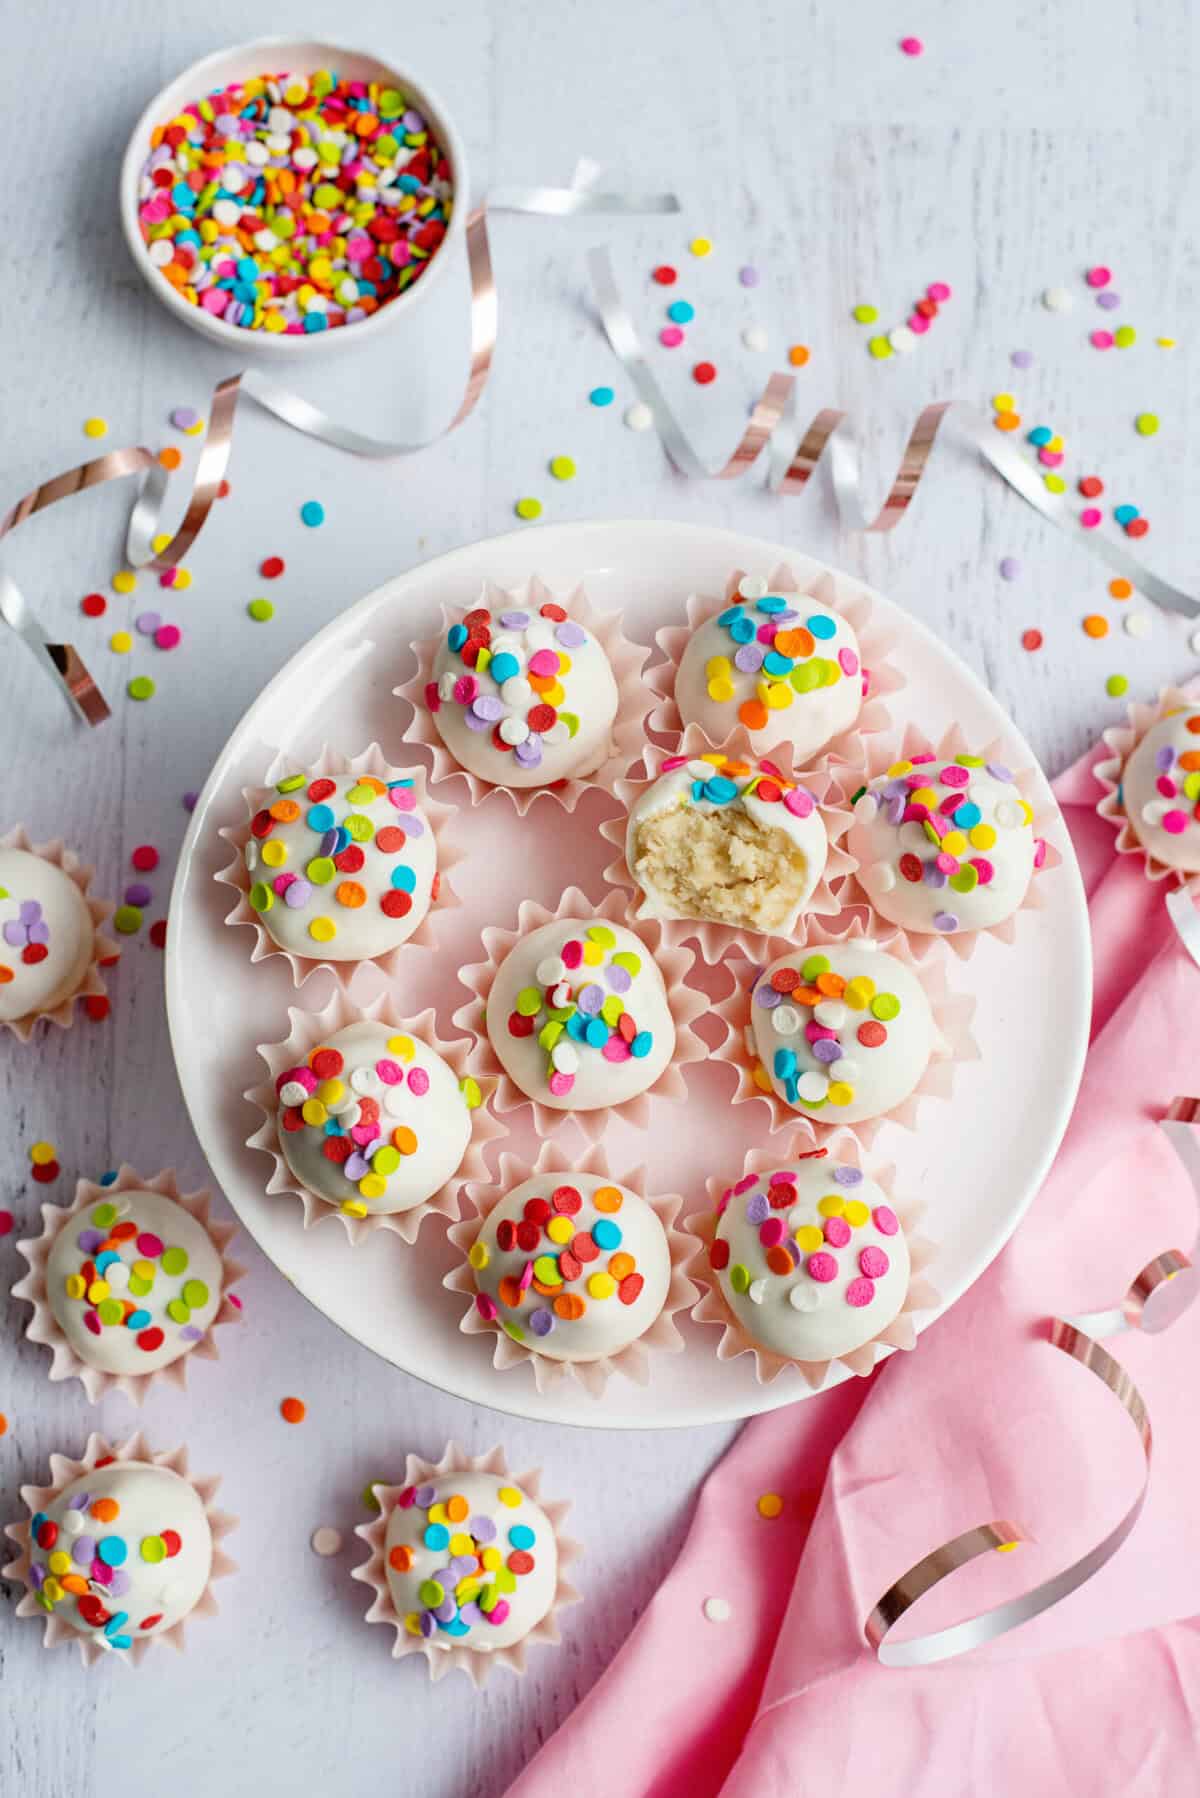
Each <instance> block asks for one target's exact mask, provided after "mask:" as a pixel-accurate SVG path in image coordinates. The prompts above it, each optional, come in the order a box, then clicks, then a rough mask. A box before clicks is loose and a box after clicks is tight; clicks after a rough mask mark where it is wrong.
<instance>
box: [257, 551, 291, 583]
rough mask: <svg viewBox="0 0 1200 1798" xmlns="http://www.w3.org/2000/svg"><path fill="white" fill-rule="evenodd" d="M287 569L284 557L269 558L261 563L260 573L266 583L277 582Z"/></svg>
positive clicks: (259, 566)
mask: <svg viewBox="0 0 1200 1798" xmlns="http://www.w3.org/2000/svg"><path fill="white" fill-rule="evenodd" d="M286 567H287V563H286V562H285V561H284V559H283V557H282V556H267V557H265V558H264V560H263V561H262V562H260V563H259V565H258V572H259V573H260V574H261V575H262V577H263V580H264V581H277V580H278V579H279V577H280V575H281V574H282V573H283V571H284V569H285V568H286Z"/></svg>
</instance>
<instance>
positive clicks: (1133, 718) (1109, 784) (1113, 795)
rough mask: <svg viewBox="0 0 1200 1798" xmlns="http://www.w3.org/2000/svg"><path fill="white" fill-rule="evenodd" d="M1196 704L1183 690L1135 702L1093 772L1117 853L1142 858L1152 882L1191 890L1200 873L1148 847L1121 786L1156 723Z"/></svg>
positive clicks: (1110, 732) (1108, 736) (1112, 730)
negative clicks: (1127, 807) (1127, 766)
mask: <svg viewBox="0 0 1200 1798" xmlns="http://www.w3.org/2000/svg"><path fill="white" fill-rule="evenodd" d="M1196 703H1197V702H1196V698H1195V695H1194V693H1193V694H1189V693H1186V692H1185V691H1184V689H1183V688H1182V687H1163V688H1162V689H1161V691H1160V692H1159V695H1158V699H1157V700H1156V701H1155V703H1154V704H1153V705H1148V704H1143V703H1141V702H1139V701H1137V700H1134V702H1133V703H1132V704H1131V705H1130V706H1129V708H1128V711H1127V715H1126V722H1125V723H1124V724H1113V725H1110V726H1109V728H1108V729H1107V730H1106V731H1105V732H1104V733H1103V739H1102V740H1103V742H1104V744H1105V747H1106V748H1107V749H1108V750H1109V751H1111V754H1108V755H1105V754H1104V753H1103V752H1101V753H1099V754H1098V756H1097V759H1096V761H1095V762H1094V763H1093V765H1092V772H1093V773H1094V774H1095V776H1096V779H1097V780H1098V781H1099V783H1100V785H1101V787H1102V788H1103V789H1104V794H1103V797H1102V798H1101V799H1100V800H1099V802H1098V803H1097V806H1096V810H1097V812H1098V813H1099V814H1100V816H1101V817H1102V818H1103V819H1104V820H1105V822H1106V823H1108V824H1111V825H1113V826H1114V828H1115V830H1116V833H1117V838H1116V845H1115V847H1116V851H1117V854H1118V855H1137V856H1140V857H1141V858H1142V862H1143V864H1144V866H1145V870H1146V878H1147V879H1148V880H1174V882H1175V883H1176V884H1177V885H1178V886H1182V887H1189V888H1195V887H1196V886H1198V885H1200V873H1189V872H1188V870H1187V869H1186V868H1173V867H1172V866H1171V864H1170V863H1169V862H1164V861H1160V860H1159V858H1158V856H1157V855H1155V854H1154V852H1153V850H1152V849H1148V848H1147V847H1146V845H1145V844H1144V843H1143V842H1142V840H1141V838H1140V837H1139V836H1138V834H1137V832H1136V831H1135V830H1134V828H1133V826H1132V824H1131V823H1130V822H1129V818H1128V816H1127V814H1126V811H1125V805H1124V801H1123V797H1122V791H1121V784H1122V780H1123V778H1124V773H1125V764H1126V762H1127V761H1128V760H1129V758H1130V756H1131V755H1132V754H1133V752H1134V750H1135V749H1136V748H1137V746H1138V744H1139V743H1140V742H1141V740H1142V738H1143V737H1144V736H1145V735H1146V732H1147V731H1148V730H1152V729H1153V727H1154V726H1155V725H1156V724H1161V723H1162V720H1163V719H1164V718H1166V717H1168V716H1169V715H1170V713H1172V712H1175V711H1183V710H1187V711H1195V709H1196Z"/></svg>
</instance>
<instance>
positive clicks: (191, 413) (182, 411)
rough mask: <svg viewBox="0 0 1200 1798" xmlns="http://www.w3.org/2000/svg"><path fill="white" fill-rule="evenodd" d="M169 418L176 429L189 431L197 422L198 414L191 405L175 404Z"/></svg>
mask: <svg viewBox="0 0 1200 1798" xmlns="http://www.w3.org/2000/svg"><path fill="white" fill-rule="evenodd" d="M170 418H171V423H172V424H173V425H174V426H175V429H176V430H177V431H190V430H191V429H192V428H193V426H194V425H196V424H197V423H198V422H199V418H200V414H199V413H198V412H197V411H196V410H195V408H194V407H192V406H175V407H174V408H173V409H172V411H171V414H170Z"/></svg>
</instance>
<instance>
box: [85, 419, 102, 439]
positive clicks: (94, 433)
mask: <svg viewBox="0 0 1200 1798" xmlns="http://www.w3.org/2000/svg"><path fill="white" fill-rule="evenodd" d="M83 434H84V436H85V437H106V436H107V435H108V420H107V419H105V418H85V419H84V421H83Z"/></svg>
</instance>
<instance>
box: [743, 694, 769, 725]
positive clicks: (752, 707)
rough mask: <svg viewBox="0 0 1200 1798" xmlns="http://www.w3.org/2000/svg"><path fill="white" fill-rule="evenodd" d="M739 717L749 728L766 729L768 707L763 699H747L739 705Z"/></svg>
mask: <svg viewBox="0 0 1200 1798" xmlns="http://www.w3.org/2000/svg"><path fill="white" fill-rule="evenodd" d="M738 717H739V718H740V719H741V721H742V723H743V724H744V725H745V726H746V729H747V730H765V729H766V725H767V708H766V706H765V705H764V704H763V702H762V700H761V699H746V700H743V701H742V704H741V705H740V706H739V707H738Z"/></svg>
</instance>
